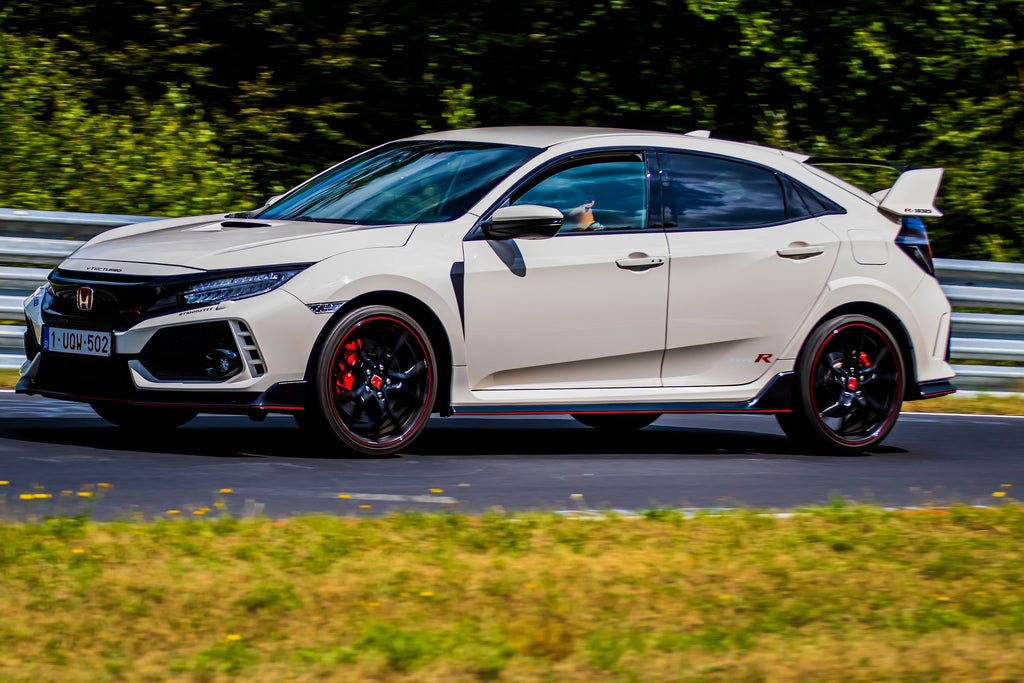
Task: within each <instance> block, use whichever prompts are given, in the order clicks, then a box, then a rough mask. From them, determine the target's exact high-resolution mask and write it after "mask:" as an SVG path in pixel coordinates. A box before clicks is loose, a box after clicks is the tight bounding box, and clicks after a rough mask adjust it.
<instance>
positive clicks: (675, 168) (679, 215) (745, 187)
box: [660, 152, 787, 230]
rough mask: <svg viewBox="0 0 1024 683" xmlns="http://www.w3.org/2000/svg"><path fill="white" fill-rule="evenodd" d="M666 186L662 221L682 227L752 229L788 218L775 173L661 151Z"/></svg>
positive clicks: (718, 160) (668, 225) (741, 164)
mask: <svg viewBox="0 0 1024 683" xmlns="http://www.w3.org/2000/svg"><path fill="white" fill-rule="evenodd" d="M660 157H661V163H662V168H663V169H664V170H665V171H666V173H667V177H668V185H667V187H666V188H665V189H666V190H667V192H666V197H665V214H666V215H665V225H666V227H670V228H671V227H678V228H683V229H686V230H706V229H716V228H751V227H757V226H761V225H771V224H773V223H782V222H784V221H786V220H787V215H786V202H785V200H784V199H783V195H782V186H781V185H780V184H779V181H778V179H777V178H776V177H775V174H774V173H772V172H771V171H768V170H766V169H763V168H760V167H757V166H751V165H749V164H743V163H738V162H734V161H728V160H726V159H718V158H716V157H705V156H700V155H696V154H675V153H665V152H662V153H661V154H660Z"/></svg>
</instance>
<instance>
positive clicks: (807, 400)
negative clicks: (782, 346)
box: [776, 315, 906, 455]
mask: <svg viewBox="0 0 1024 683" xmlns="http://www.w3.org/2000/svg"><path fill="white" fill-rule="evenodd" d="M796 381H797V388H796V390H795V392H794V396H793V411H792V412H791V413H780V414H778V415H776V418H777V419H778V422H779V426H781V427H782V430H783V431H784V432H785V433H786V434H787V435H788V436H789V437H790V438H791V439H793V440H794V441H796V442H797V443H799V444H801V445H802V446H805V447H807V448H810V449H812V450H821V449H824V450H825V451H826V452H829V453H833V454H838V455H858V454H860V453H863V452H865V451H867V450H870V449H871V448H873V447H875V446H877V445H879V444H880V443H881V442H882V440H883V439H885V437H886V436H888V434H889V432H890V431H892V428H893V426H894V425H895V424H896V419H897V418H898V417H899V414H900V407H901V405H902V403H903V393H904V387H905V385H906V376H905V370H904V366H903V356H902V354H901V353H900V348H899V345H898V344H897V343H896V340H895V338H894V337H893V335H892V333H891V332H889V330H888V329H887V328H886V327H885V325H883V324H882V323H880V322H879V321H877V320H875V319H874V318H871V317H869V316H865V315H842V316H839V317H836V318H833V319H831V320H828V321H826V322H824V323H822V324H821V325H819V326H818V327H816V328H815V329H814V331H813V332H812V333H811V335H810V336H809V337H808V338H807V341H806V342H805V343H804V348H803V349H802V350H801V352H800V357H799V358H798V359H797V366H796Z"/></svg>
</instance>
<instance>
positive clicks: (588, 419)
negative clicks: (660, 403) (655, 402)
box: [572, 413, 661, 432]
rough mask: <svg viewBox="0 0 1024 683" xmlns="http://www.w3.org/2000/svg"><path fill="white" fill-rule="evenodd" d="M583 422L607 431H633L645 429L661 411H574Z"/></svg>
mask: <svg viewBox="0 0 1024 683" xmlns="http://www.w3.org/2000/svg"><path fill="white" fill-rule="evenodd" d="M572 416H573V418H575V419H576V421H577V422H579V423H581V424H585V425H587V426H588V427H593V428H594V429H600V430H602V431H606V432H632V431H635V430H637V429H643V428H644V427H646V426H647V425H649V424H651V423H652V422H654V421H655V420H657V419H658V418H659V417H661V413H572Z"/></svg>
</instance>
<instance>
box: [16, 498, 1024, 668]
mask: <svg viewBox="0 0 1024 683" xmlns="http://www.w3.org/2000/svg"><path fill="white" fill-rule="evenodd" d="M1022 547H1024V513H1022V512H1021V511H1020V510H1019V509H1018V507H1017V506H1015V505H1013V506H1011V505H1007V506H1004V507H1000V508H996V509H991V510H978V509H969V508H956V509H952V510H948V511H937V510H936V511H929V512H922V513H918V514H908V513H898V512H887V511H883V510H880V509H878V508H873V507H861V506H843V505H839V504H837V505H836V506H835V507H832V508H824V509H815V510H810V511H806V512H805V513H804V514H800V515H795V516H791V517H786V518H778V517H775V516H766V515H762V514H758V513H756V512H750V511H746V512H743V511H737V512H727V513H721V514H713V515H712V514H706V515H698V516H696V517H692V518H684V517H683V516H681V515H680V514H678V513H676V512H672V511H662V510H655V511H650V512H648V513H647V514H646V515H645V516H644V517H643V518H640V519H623V518H617V517H614V516H612V517H609V518H607V519H602V520H596V521H595V520H583V519H572V518H566V517H561V516H556V515H551V514H529V515H525V516H515V517H513V516H510V515H505V514H487V515H483V516H480V517H468V516H462V515H451V514H433V515H424V514H417V513H406V514H401V515H396V516H391V517H386V518H383V519H358V520H356V519H342V518H335V517H300V518H293V519H289V520H287V521H270V520H263V519H242V520H239V519H231V518H220V519H216V518H211V519H196V520H185V519H173V518H172V519H168V520H162V521H157V522H155V523H150V524H135V523H94V522H90V521H88V520H85V519H82V518H78V519H68V518H51V519H45V520H37V521H29V522H11V521H7V522H3V523H0V596H3V597H2V602H3V609H2V610H0V644H2V645H0V680H5V681H33V682H34V681H39V680H60V681H102V680H118V679H124V680H161V681H163V680H172V681H173V680H181V681H192V680H204V681H205V680H210V681H213V680H225V679H228V678H234V677H244V679H245V680H247V681H280V680H294V681H305V680H309V681H313V680H328V679H329V680H352V681H356V680H358V681H449V682H450V681H476V680H503V681H537V682H540V681H559V682H563V681H564V682H569V683H572V682H574V681H594V680H622V681H708V682H717V681H722V682H728V683H733V682H735V681H751V682H752V681H811V680H813V681H835V680H843V681H852V682H857V681H865V682H868V681H870V682H874V681H881V680H886V681H971V682H979V681H1009V680H1021V679H1022V678H1024V657H1022V656H1021V654H1020V653H1021V652H1024V595H1022V593H1021V590H1020V577H1021V571H1022V567H1024V554H1022V550H1021V548H1022Z"/></svg>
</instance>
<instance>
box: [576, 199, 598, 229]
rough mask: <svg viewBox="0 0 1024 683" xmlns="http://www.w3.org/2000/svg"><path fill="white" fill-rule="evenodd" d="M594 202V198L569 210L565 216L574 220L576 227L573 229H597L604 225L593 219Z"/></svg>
mask: <svg viewBox="0 0 1024 683" xmlns="http://www.w3.org/2000/svg"><path fill="white" fill-rule="evenodd" d="M596 203H597V202H596V200H593V199H591V200H590V201H588V202H586V203H585V204H580V205H579V206H577V207H576V208H575V209H572V210H570V211H569V213H568V215H567V218H572V219H574V220H575V221H576V227H575V228H573V230H597V229H598V228H601V227H604V226H602V225H601V224H600V223H598V222H597V221H595V220H594V204H596Z"/></svg>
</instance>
